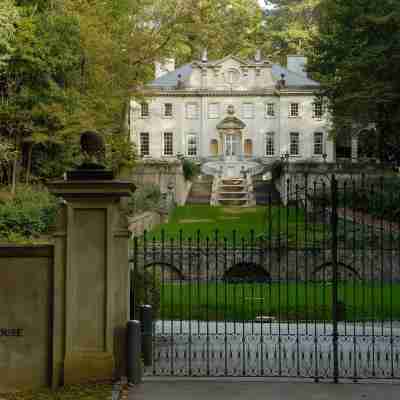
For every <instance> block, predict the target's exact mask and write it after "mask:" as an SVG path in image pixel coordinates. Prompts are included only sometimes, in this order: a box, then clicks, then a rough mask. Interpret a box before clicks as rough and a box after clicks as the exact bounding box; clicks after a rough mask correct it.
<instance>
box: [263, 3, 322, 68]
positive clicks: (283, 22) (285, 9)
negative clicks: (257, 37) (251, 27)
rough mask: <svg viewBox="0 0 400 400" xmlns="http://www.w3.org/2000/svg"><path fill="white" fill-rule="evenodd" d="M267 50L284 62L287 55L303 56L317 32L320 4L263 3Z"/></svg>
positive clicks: (265, 47)
mask: <svg viewBox="0 0 400 400" xmlns="http://www.w3.org/2000/svg"><path fill="white" fill-rule="evenodd" d="M264 2H265V5H266V11H265V24H264V36H265V42H264V50H265V52H268V53H269V54H271V55H272V56H273V57H274V58H277V59H279V60H280V61H281V62H282V61H284V59H285V58H286V56H287V55H288V54H304V53H306V52H307V51H309V49H310V48H311V38H312V37H313V36H315V35H316V34H317V32H318V17H319V8H320V3H321V0H264Z"/></svg>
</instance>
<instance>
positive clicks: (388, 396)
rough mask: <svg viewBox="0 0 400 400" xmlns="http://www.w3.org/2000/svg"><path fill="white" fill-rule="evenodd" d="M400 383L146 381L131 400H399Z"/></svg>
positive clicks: (136, 388)
mask: <svg viewBox="0 0 400 400" xmlns="http://www.w3.org/2000/svg"><path fill="white" fill-rule="evenodd" d="M399 398H400V385H399V384H391V383H377V384H366V383H363V384H338V385H334V384H315V383H304V382H283V381H282V382H279V381H263V382H261V381H251V380H247V381H246V380H240V381H238V380H235V381H232V380H230V381H229V380H222V381H221V380H202V379H196V380H195V381H193V380H161V381H160V380H145V383H144V384H142V385H140V386H137V387H135V388H133V389H131V392H130V394H129V400H239V399H240V400H242V399H249V400H266V399H268V400H275V399H276V400H292V399H293V400H358V399H362V400H398V399H399Z"/></svg>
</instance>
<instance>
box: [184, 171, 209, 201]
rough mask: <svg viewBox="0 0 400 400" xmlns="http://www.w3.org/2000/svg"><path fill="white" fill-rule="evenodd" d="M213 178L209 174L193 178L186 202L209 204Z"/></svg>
mask: <svg viewBox="0 0 400 400" xmlns="http://www.w3.org/2000/svg"><path fill="white" fill-rule="evenodd" d="M213 179H214V178H213V177H212V176H210V175H200V176H199V177H197V178H195V180H194V181H193V182H192V187H191V189H190V193H189V196H188V198H187V200H186V204H210V200H211V191H212V185H213Z"/></svg>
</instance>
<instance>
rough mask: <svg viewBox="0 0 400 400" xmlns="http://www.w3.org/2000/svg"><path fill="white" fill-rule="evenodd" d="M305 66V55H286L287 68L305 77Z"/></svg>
mask: <svg viewBox="0 0 400 400" xmlns="http://www.w3.org/2000/svg"><path fill="white" fill-rule="evenodd" d="M306 66H307V57H304V56H296V55H293V56H288V57H287V69H288V70H289V71H292V72H295V73H296V74H298V75H301V76H304V77H306V78H307V72H306Z"/></svg>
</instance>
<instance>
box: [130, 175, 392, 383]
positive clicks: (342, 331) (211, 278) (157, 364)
mask: <svg viewBox="0 0 400 400" xmlns="http://www.w3.org/2000/svg"><path fill="white" fill-rule="evenodd" d="M396 185H397V182H396V181H393V184H392V185H390V184H388V182H387V181H386V180H385V179H384V178H382V179H381V180H379V181H376V182H371V181H366V180H365V179H362V180H361V181H355V180H353V181H350V182H338V181H337V180H336V178H335V177H332V178H331V179H330V180H329V181H328V182H327V181H324V182H322V183H317V182H312V183H311V184H310V185H309V184H308V183H306V184H305V185H303V186H301V185H295V186H292V185H291V183H290V182H288V183H287V189H288V191H287V193H289V195H288V198H287V200H288V201H287V205H286V206H283V205H276V204H272V202H270V204H269V205H268V206H266V207H265V231H263V232H254V231H252V230H249V232H248V234H247V235H246V234H243V232H241V233H240V235H239V234H238V233H237V232H235V231H233V232H231V234H229V235H228V234H227V232H224V231H223V228H222V227H220V229H219V230H215V231H214V232H213V234H212V235H203V234H202V233H201V232H200V231H198V232H197V234H196V235H195V236H194V237H186V236H185V232H184V231H183V230H181V231H180V232H179V234H178V235H169V233H168V230H167V231H164V232H161V234H159V235H151V234H145V235H144V236H143V237H140V238H135V239H134V241H133V248H132V255H131V267H132V275H131V276H132V278H131V279H132V280H131V287H132V292H131V293H132V310H131V311H132V315H131V317H132V318H134V317H135V309H137V307H138V306H139V305H140V304H151V305H152V306H153V313H154V317H155V319H154V323H153V350H152V351H153V354H152V366H151V367H148V368H147V369H146V373H147V374H151V375H167V376H263V377H269V376H271V377H304V378H313V379H315V380H316V381H318V380H321V379H333V380H334V381H335V382H337V381H338V380H339V379H351V380H354V381H356V380H359V379H366V378H370V379H398V378H400V264H399V261H400V211H399V210H400V192H399V191H398V190H397V186H396Z"/></svg>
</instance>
